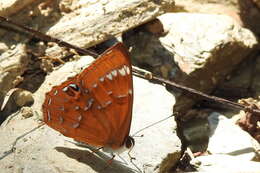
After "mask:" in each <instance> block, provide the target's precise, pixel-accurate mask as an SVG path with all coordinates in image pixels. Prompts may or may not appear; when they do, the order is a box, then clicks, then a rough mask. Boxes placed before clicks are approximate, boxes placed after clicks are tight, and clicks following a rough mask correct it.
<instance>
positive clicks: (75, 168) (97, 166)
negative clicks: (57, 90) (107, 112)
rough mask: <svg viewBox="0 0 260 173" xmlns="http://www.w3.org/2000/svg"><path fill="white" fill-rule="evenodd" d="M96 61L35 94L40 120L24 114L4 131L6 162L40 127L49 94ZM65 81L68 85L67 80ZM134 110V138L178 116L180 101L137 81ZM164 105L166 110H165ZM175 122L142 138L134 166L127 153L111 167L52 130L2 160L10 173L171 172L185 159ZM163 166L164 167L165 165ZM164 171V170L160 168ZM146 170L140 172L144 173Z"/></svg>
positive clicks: (59, 73)
mask: <svg viewBox="0 0 260 173" xmlns="http://www.w3.org/2000/svg"><path fill="white" fill-rule="evenodd" d="M90 61H91V59H90V57H84V58H82V59H80V60H79V61H77V63H76V62H69V63H66V64H65V65H64V66H62V67H61V68H60V69H58V70H56V71H54V72H52V73H51V74H50V75H49V76H47V78H46V79H48V80H46V82H45V83H43V84H42V86H41V88H39V90H38V91H37V92H36V93H35V94H34V95H35V105H34V106H33V108H32V109H33V111H34V117H31V118H28V119H24V118H23V117H22V116H21V115H20V114H18V115H17V116H15V117H14V118H11V119H8V120H6V122H4V123H3V124H2V126H1V130H0V138H1V139H2V140H1V141H0V146H1V149H0V151H1V156H2V154H3V152H4V151H7V150H9V149H10V146H11V143H12V142H13V141H14V140H15V139H16V138H17V137H18V136H20V135H22V134H24V133H25V132H27V131H29V130H30V129H33V127H36V126H37V121H36V119H38V117H37V116H38V115H40V109H41V103H38V101H40V100H42V99H43V98H42V97H43V96H44V94H45V92H46V90H48V89H50V88H51V86H52V85H53V84H57V83H58V81H59V82H61V81H62V80H65V79H66V78H67V77H68V76H72V75H73V74H75V71H77V70H80V68H81V67H82V66H85V65H87V64H89V62H90ZM65 76H67V77H65ZM64 78H65V79H64ZM134 91H135V92H134V108H133V120H132V126H131V132H130V134H134V133H135V132H137V131H138V130H141V129H143V128H145V127H147V126H149V125H151V124H153V123H155V122H158V121H160V120H162V119H164V118H165V117H168V116H169V115H171V114H172V109H171V108H172V105H173V104H174V102H175V100H174V97H173V96H172V95H171V94H170V93H169V92H168V91H166V90H165V88H164V87H163V86H160V85H158V84H152V83H149V82H148V81H145V80H143V79H139V78H134ZM161 103H164V104H161ZM175 128H176V125H175V123H174V119H173V117H171V118H169V119H167V120H165V121H162V122H160V123H157V124H155V125H153V126H151V127H148V128H146V129H144V130H142V131H141V132H139V133H138V134H136V135H143V137H135V141H136V145H135V147H134V149H133V150H132V152H131V155H132V156H133V157H135V158H136V160H134V161H133V162H134V164H135V165H134V164H132V163H130V162H129V157H128V155H127V152H125V153H123V154H121V155H120V156H121V158H120V157H116V158H115V160H114V161H113V163H112V164H111V165H110V166H108V165H107V163H106V161H107V160H109V159H110V158H111V157H110V155H107V154H105V153H103V152H101V151H100V152H97V153H96V154H91V151H90V150H89V149H87V148H82V147H79V146H76V145H75V144H73V143H71V142H69V141H71V139H68V138H66V137H64V136H63V135H60V134H59V133H58V132H56V131H54V130H52V129H51V128H49V127H47V126H46V125H45V126H43V127H41V128H40V129H38V130H36V131H34V132H32V133H30V134H29V135H28V136H26V137H24V138H22V139H21V140H19V141H18V142H17V145H16V150H15V151H14V153H12V154H9V155H7V156H6V157H2V158H0V159H1V160H0V162H1V164H0V169H1V170H4V172H6V173H9V172H13V171H21V170H23V172H24V173H34V172H50V173H56V172H57V173H58V172H77V173H80V172H84V173H85V172H88V173H91V172H93V173H94V172H111V173H112V172H113V173H115V172H118V173H119V172H120V173H121V172H138V171H140V170H141V171H145V172H159V170H160V169H161V170H162V169H164V170H167V169H169V167H170V166H173V165H174V164H175V162H176V161H177V160H178V159H179V157H180V150H181V143H180V140H179V139H178V137H177V135H176V132H175V130H174V129H175ZM162 161H163V164H162V165H160V163H161V162H162ZM158 166H159V167H158ZM138 169H140V170H138Z"/></svg>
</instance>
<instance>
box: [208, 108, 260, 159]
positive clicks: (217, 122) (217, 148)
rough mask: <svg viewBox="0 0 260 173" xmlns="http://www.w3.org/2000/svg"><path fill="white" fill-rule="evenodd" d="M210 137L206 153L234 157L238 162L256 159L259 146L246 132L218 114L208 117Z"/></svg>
mask: <svg viewBox="0 0 260 173" xmlns="http://www.w3.org/2000/svg"><path fill="white" fill-rule="evenodd" d="M208 119H209V125H210V133H211V136H210V138H209V143H208V151H209V152H210V153H212V154H226V155H231V156H236V157H237V158H239V160H240V161H242V160H243V161H250V160H253V159H254V158H256V157H258V155H259V150H260V145H259V143H258V142H257V141H256V140H255V139H254V138H252V137H251V136H250V135H249V134H248V133H247V132H245V131H243V130H242V129H241V128H240V127H239V126H237V125H235V124H234V122H233V121H232V120H229V119H227V118H226V117H225V116H223V115H221V114H219V113H216V112H214V113H212V114H211V115H210V116H209V118H208Z"/></svg>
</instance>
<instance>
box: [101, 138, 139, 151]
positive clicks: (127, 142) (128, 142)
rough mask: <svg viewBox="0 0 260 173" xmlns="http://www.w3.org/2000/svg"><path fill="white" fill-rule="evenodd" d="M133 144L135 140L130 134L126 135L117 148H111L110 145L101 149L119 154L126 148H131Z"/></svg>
mask: <svg viewBox="0 0 260 173" xmlns="http://www.w3.org/2000/svg"><path fill="white" fill-rule="evenodd" d="M134 145H135V140H134V138H133V137H131V136H127V137H126V139H125V141H124V143H123V145H122V146H121V147H119V148H116V149H112V148H111V147H104V148H103V149H102V150H103V151H105V152H108V153H117V154H121V153H123V152H125V151H127V150H131V149H132V148H133V147H134Z"/></svg>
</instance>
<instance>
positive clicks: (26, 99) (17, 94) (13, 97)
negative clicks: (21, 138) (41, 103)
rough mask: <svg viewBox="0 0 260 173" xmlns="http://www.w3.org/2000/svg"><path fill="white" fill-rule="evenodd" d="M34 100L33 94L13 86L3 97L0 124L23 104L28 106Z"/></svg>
mask: <svg viewBox="0 0 260 173" xmlns="http://www.w3.org/2000/svg"><path fill="white" fill-rule="evenodd" d="M33 102H34V99H33V95H32V93H31V92H29V91H27V90H23V89H20V88H14V89H11V90H9V92H8V93H7V94H6V97H5V99H4V102H3V105H2V109H1V110H0V113H1V116H0V124H1V123H2V122H3V121H4V120H5V119H6V118H7V117H8V116H9V115H11V114H12V113H14V112H16V111H17V110H19V109H20V108H21V107H23V106H30V105H32V104H33Z"/></svg>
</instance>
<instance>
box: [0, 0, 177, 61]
mask: <svg viewBox="0 0 260 173" xmlns="http://www.w3.org/2000/svg"><path fill="white" fill-rule="evenodd" d="M28 1H29V0H28ZM17 2H20V1H17ZM0 3H1V1H0ZM3 4H6V2H3ZM14 4H15V3H14ZM173 7H174V0H161V1H156V2H155V1H150V0H142V1H140V0H134V1H124V0H120V1H118V0H111V1H101V0H99V1H95V2H91V3H90V2H89V3H86V2H85V1H80V0H78V1H76V0H75V1H73V2H70V3H68V2H67V1H66V0H62V1H46V2H37V3H33V4H31V5H30V6H28V8H25V9H23V10H21V11H16V13H17V15H14V16H12V19H13V20H15V21H17V22H19V23H20V24H24V25H26V26H31V27H32V28H34V29H36V30H40V31H42V32H44V33H47V34H50V35H51V36H53V37H56V38H59V39H62V40H64V41H67V42H69V43H71V44H74V45H76V46H79V47H82V48H88V47H91V46H94V45H96V44H98V43H101V42H103V41H106V40H108V39H111V38H112V37H114V36H115V35H118V34H120V33H122V32H124V31H127V30H129V29H130V28H133V27H136V26H138V25H141V24H143V23H145V22H148V21H150V20H152V19H154V18H155V17H156V16H159V15H161V14H164V13H165V12H167V11H169V10H170V9H172V8H173ZM64 10H65V11H66V12H64ZM0 13H1V11H0ZM4 34H5V33H4ZM4 34H2V35H4ZM0 36H1V33H0ZM49 49H50V50H49ZM46 52H48V56H53V55H59V54H62V52H61V50H59V49H51V47H50V48H48V49H47V50H46Z"/></svg>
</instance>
